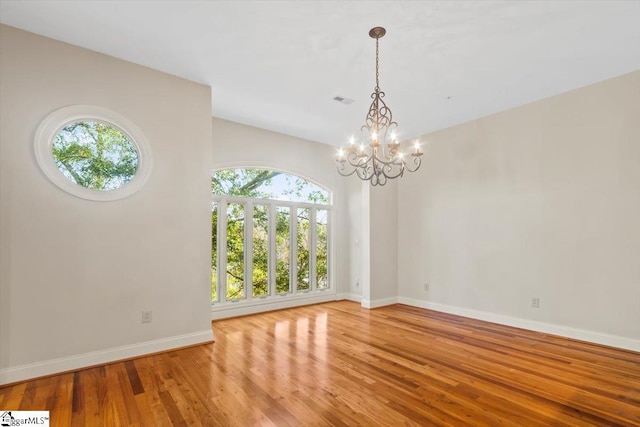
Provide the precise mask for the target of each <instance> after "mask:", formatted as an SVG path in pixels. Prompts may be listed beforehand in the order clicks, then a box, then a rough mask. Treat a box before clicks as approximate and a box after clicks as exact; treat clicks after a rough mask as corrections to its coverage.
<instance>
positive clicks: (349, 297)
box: [336, 293, 362, 302]
mask: <svg viewBox="0 0 640 427" xmlns="http://www.w3.org/2000/svg"><path fill="white" fill-rule="evenodd" d="M343 299H346V300H349V301H355V302H360V301H362V296H360V295H357V294H350V293H343V294H337V295H336V300H343Z"/></svg>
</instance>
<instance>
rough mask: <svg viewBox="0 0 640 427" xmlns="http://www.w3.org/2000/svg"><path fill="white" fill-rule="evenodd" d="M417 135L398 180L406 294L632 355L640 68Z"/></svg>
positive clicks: (639, 233)
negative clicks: (601, 342) (537, 325)
mask: <svg viewBox="0 0 640 427" xmlns="http://www.w3.org/2000/svg"><path fill="white" fill-rule="evenodd" d="M423 140H425V141H427V147H426V154H425V156H424V164H423V166H422V169H421V170H420V171H418V172H417V173H415V174H409V175H408V176H407V177H406V178H403V180H402V183H401V185H400V186H399V195H398V202H399V214H398V220H399V227H398V235H399V236H398V239H399V240H398V246H399V252H398V263H399V268H398V270H399V272H398V283H399V295H400V297H401V300H402V299H403V298H404V299H405V300H406V301H410V302H413V303H416V304H422V305H424V306H429V304H431V306H433V307H439V308H445V309H446V308H453V309H455V308H462V309H470V310H476V311H477V312H476V314H477V313H478V312H485V313H493V314H496V315H502V316H507V317H510V318H512V319H524V320H526V321H537V322H543V323H546V324H549V325H557V326H562V327H565V328H568V329H564V331H567V330H570V329H571V328H573V329H576V330H582V331H589V332H593V334H592V335H588V334H587V335H585V337H587V338H588V337H589V336H591V337H594V336H596V335H597V334H603V335H605V341H606V336H613V337H622V338H623V339H622V340H619V341H615V339H614V340H613V341H611V342H612V343H614V344H616V343H617V344H620V343H622V344H624V343H625V342H627V341H625V339H630V340H629V341H628V342H627V343H628V344H629V346H631V347H633V348H636V347H637V349H640V72H634V73H632V74H628V75H624V76H621V77H618V78H614V79H611V80H607V81H604V82H601V83H598V84H594V85H591V86H588V87H585V88H582V89H578V90H574V91H572V92H568V93H565V94H562V95H558V96H555V97H552V98H549V99H545V100H541V101H538V102H535V103H532V104H529V105H525V106H523V107H519V108H515V109H512V110H508V111H505V112H502V113H499V114H495V115H492V116H489V117H486V118H483V119H479V120H475V121H472V122H469V123H465V124H462V125H459V126H455V127H452V128H449V129H445V130H442V131H439V132H435V133H432V134H429V135H426V136H425V137H424V138H423ZM427 281H428V282H430V290H429V291H428V292H426V291H425V290H424V288H423V284H424V282H427ZM532 297H538V298H540V308H539V309H533V308H531V307H530V305H531V298H532ZM454 311H455V310H454ZM470 313H472V312H470ZM524 325H525V326H531V325H532V323H526V322H525V323H524ZM561 332H562V331H561Z"/></svg>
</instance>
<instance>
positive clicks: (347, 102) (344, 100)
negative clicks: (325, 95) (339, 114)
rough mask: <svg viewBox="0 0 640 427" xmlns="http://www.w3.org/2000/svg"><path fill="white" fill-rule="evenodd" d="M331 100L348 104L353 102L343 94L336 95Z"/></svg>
mask: <svg viewBox="0 0 640 427" xmlns="http://www.w3.org/2000/svg"><path fill="white" fill-rule="evenodd" d="M333 100H334V101H338V102H339V103H341V104H345V105H349V104H351V103H352V102H353V99H349V98H345V97H344V96H336V97H334V98H333Z"/></svg>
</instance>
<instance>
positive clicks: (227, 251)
mask: <svg viewBox="0 0 640 427" xmlns="http://www.w3.org/2000/svg"><path fill="white" fill-rule="evenodd" d="M211 190H212V194H213V203H212V209H211V226H212V230H213V232H212V239H211V248H212V250H211V301H212V303H214V304H226V303H237V302H242V301H245V302H250V301H252V300H262V299H272V298H281V297H287V296H294V295H301V294H315V293H319V292H323V291H326V290H329V289H331V280H330V271H331V266H330V256H329V253H330V238H329V235H330V221H331V194H330V192H329V191H327V190H326V189H324V188H322V187H320V186H318V185H316V184H314V183H312V182H310V181H308V180H306V179H304V178H301V177H299V176H295V175H291V174H288V173H285V172H279V171H273V170H265V169H225V170H220V171H215V172H214V173H213V174H212V177H211Z"/></svg>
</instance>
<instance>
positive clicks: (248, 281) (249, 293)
mask: <svg viewBox="0 0 640 427" xmlns="http://www.w3.org/2000/svg"><path fill="white" fill-rule="evenodd" d="M244 297H245V298H253V203H252V202H247V203H246V204H245V205H244Z"/></svg>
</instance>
